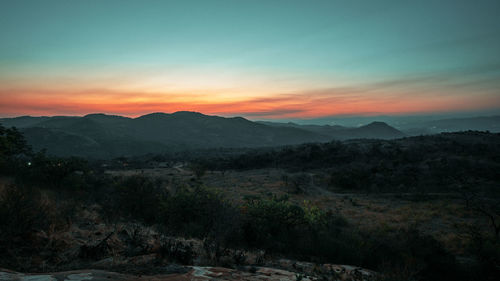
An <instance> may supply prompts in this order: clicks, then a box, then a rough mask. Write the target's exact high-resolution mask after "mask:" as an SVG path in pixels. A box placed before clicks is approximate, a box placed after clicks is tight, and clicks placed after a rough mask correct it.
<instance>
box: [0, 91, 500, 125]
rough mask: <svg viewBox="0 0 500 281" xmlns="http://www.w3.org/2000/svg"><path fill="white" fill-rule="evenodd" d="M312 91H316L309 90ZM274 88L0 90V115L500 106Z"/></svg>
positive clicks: (297, 114) (308, 113)
mask: <svg viewBox="0 0 500 281" xmlns="http://www.w3.org/2000/svg"><path fill="white" fill-rule="evenodd" d="M311 93H312V94H311ZM311 93H309V92H302V93H301V92H299V93H288V94H273V95H269V96H268V97H246V98H241V97H240V98H238V99H237V98H233V99H231V98H228V95H223V96H217V95H214V96H213V97H212V98H210V97H208V96H207V95H197V94H162V93H141V92H117V91H106V90H92V91H90V90H89V91H80V92H78V91H75V92H66V91H56V92H50V91H20V90H19V91H0V114H2V115H3V116H2V117H7V116H20V115H33V116H41V115H43V116H51V115H85V114H89V113H106V114H117V115H123V116H128V117H138V116H140V115H144V114H148V113H152V112H166V113H168V112H176V111H197V112H201V113H203V114H209V115H222V116H243V117H247V118H249V119H285V118H304V119H308V118H317V117H326V116H334V115H344V114H351V115H352V114H356V115H371V114H412V113H425V112H439V111H453V110H457V111H459V110H475V109H481V108H486V107H488V106H490V107H491V106H492V105H495V106H499V104H498V100H497V99H495V98H494V97H490V98H488V97H483V98H482V99H478V98H477V97H467V96H465V97H463V99H461V100H457V99H456V97H452V96H447V95H437V94H436V95H426V96H420V97H419V96H417V95H414V96H411V97H405V98H401V97H399V96H398V95H378V96H374V95H372V96H366V95H364V96H361V95H356V94H345V93H343V92H342V91H338V90H335V89H330V90H328V89H327V90H320V91H318V90H316V91H312V92H311Z"/></svg>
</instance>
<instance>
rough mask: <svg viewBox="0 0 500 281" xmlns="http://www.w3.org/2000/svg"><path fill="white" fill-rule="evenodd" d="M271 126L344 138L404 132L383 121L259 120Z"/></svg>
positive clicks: (392, 136)
mask: <svg viewBox="0 0 500 281" xmlns="http://www.w3.org/2000/svg"><path fill="white" fill-rule="evenodd" d="M259 123H261V124H266V125H268V126H273V127H291V128H299V129H303V130H307V131H310V132H314V133H318V134H321V135H326V136H328V137H330V138H332V139H337V140H345V139H357V138H373V139H395V138H401V137H404V136H405V134H404V133H402V132H401V131H399V130H397V129H395V128H393V127H391V126H389V125H387V124H386V123H384V122H372V123H370V124H368V125H365V126H361V127H357V128H350V127H343V126H339V125H333V126H332V125H299V124H295V123H292V122H288V123H277V122H276V123H275V122H259Z"/></svg>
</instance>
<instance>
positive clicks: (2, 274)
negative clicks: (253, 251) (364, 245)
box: [0, 263, 375, 281]
mask: <svg viewBox="0 0 500 281" xmlns="http://www.w3.org/2000/svg"><path fill="white" fill-rule="evenodd" d="M299 266H311V264H308V263H299ZM322 267H324V268H323V270H324V269H329V270H330V274H329V278H325V277H326V276H323V277H321V278H319V277H317V276H310V275H307V274H303V273H296V272H292V271H287V270H281V269H276V268H269V267H248V266H247V267H241V268H238V269H229V268H224V267H201V266H184V267H177V268H170V269H169V270H174V271H175V270H176V271H177V273H169V274H156V275H137V274H122V273H116V272H111V271H105V270H75V271H65V272H54V273H39V274H37V273H33V274H23V273H18V272H13V271H9V270H6V269H0V280H2V281H14V280H20V281H63V280H64V281H66V280H67V281H83V280H95V281H104V280H122V281H126V280H155V281H170V280H172V281H174V280H249V281H250V280H276V281H277V280H303V281H308V280H352V281H365V280H366V281H368V280H374V278H375V275H374V273H373V272H370V271H367V270H363V269H360V268H355V267H351V266H342V265H323V266H322ZM167 270H168V269H167Z"/></svg>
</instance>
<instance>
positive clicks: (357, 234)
mask: <svg viewBox="0 0 500 281" xmlns="http://www.w3.org/2000/svg"><path fill="white" fill-rule="evenodd" d="M1 132H2V135H1V136H0V144H1V151H0V153H1V156H2V158H1V163H2V165H3V166H2V167H3V169H2V173H3V174H4V176H7V177H8V178H10V179H12V183H11V184H6V185H4V186H3V188H1V190H0V267H8V268H11V269H18V270H32V268H31V267H30V263H29V262H28V260H29V259H30V256H31V255H33V254H34V253H37V252H38V253H42V254H40V255H41V256H42V258H44V259H45V260H46V261H47V263H49V264H53V265H54V266H60V261H59V262H58V261H57V260H56V259H55V258H54V253H55V252H57V247H56V246H55V244H51V243H47V241H46V240H43V239H41V238H40V237H42V236H43V235H49V236H50V235H51V234H54V233H58V232H62V231H67V230H68V228H69V227H70V225H71V222H72V221H73V220H75V215H74V214H75V212H77V211H78V209H84V208H86V206H90V205H98V206H100V208H95V210H97V211H98V212H100V215H101V216H102V217H104V218H106V219H107V220H108V222H109V223H118V222H134V223H137V225H139V226H140V227H139V228H141V227H152V228H154V229H156V230H157V231H159V232H160V233H161V234H162V235H165V237H184V238H197V239H200V240H202V241H204V245H205V247H206V249H207V251H210V252H211V253H213V256H214V260H215V262H216V263H222V261H221V257H222V255H223V253H224V252H227V249H246V250H263V251H265V252H266V253H267V254H270V255H281V256H287V257H293V258H296V259H300V260H309V261H314V262H328V263H338V264H354V265H358V266H362V267H366V268H370V269H373V270H377V271H379V272H381V273H383V276H385V277H384V278H386V280H479V279H481V280H494V278H495V276H496V277H497V276H498V273H499V272H498V264H499V261H500V254H499V253H500V245H499V239H498V208H496V207H495V206H497V205H488V204H486V203H481V201H479V199H477V197H474V196H473V193H472V191H470V192H469V191H467V190H465V189H464V188H462V189H461V190H462V191H463V192H464V194H465V195H469V197H468V198H469V200H468V202H469V204H470V205H469V206H470V208H471V209H472V210H473V211H474V212H477V214H478V215H485V214H486V215H487V216H489V217H491V226H492V231H491V232H484V231H481V230H478V229H474V228H471V229H470V231H469V232H468V235H469V237H470V238H469V239H470V243H468V249H466V252H465V254H467V255H468V256H469V257H473V258H474V262H471V263H469V264H466V265H464V264H463V263H460V262H458V261H457V259H456V256H455V255H453V254H452V253H450V252H449V251H448V250H447V249H446V248H445V247H444V246H443V245H442V243H440V242H438V241H437V240H436V239H434V238H433V237H432V236H429V235H427V234H424V233H422V232H420V231H419V230H418V229H417V228H416V227H414V226H413V225H411V224H408V225H404V226H401V228H400V229H398V230H397V231H387V229H385V228H384V227H383V226H380V227H375V228H372V229H369V230H367V229H362V228H359V227H357V226H356V225H352V224H350V223H348V221H347V220H346V219H345V218H344V217H343V216H342V215H340V214H339V213H336V212H334V211H331V210H325V209H322V208H320V207H318V206H317V205H315V204H312V203H310V202H308V201H304V202H301V203H297V202H292V201H290V199H289V197H288V196H276V195H272V194H271V195H269V196H255V197H249V198H246V200H244V201H235V200H229V199H228V198H227V197H226V196H225V195H224V193H223V192H221V191H220V190H217V189H211V188H208V187H206V186H204V185H203V182H202V179H201V178H202V176H203V173H205V171H206V169H207V168H208V169H209V170H213V169H227V168H229V167H237V168H239V169H249V168H252V167H261V166H268V167H269V166H270V165H276V166H286V167H287V168H289V169H295V170H307V169H313V168H323V167H327V168H328V171H329V174H330V184H331V187H332V189H334V188H335V189H336V188H341V189H348V190H353V191H359V190H368V191H376V190H382V191H394V190H405V191H412V190H415V189H418V188H427V189H426V190H429V191H431V190H434V191H435V190H449V189H453V188H458V187H456V185H458V184H462V185H465V184H466V183H475V184H477V183H482V186H485V187H489V186H490V185H493V184H495V183H496V184H498V182H500V179H499V175H498V173H497V171H498V170H500V169H498V168H499V162H500V161H499V159H500V158H499V152H500V146H499V143H495V142H491V141H488V142H484V143H473V144H464V143H455V142H453V138H450V137H449V135H444V136H440V137H430V138H427V139H423V140H422V141H418V140H417V139H412V140H409V141H408V140H407V142H406V145H407V146H406V147H405V146H404V145H403V143H398V142H397V141H395V142H392V141H389V142H374V143H369V144H367V145H360V144H357V143H346V144H344V143H339V142H333V143H329V144H324V145H319V144H309V145H302V146H297V147H288V148H284V149H282V150H276V151H271V152H265V153H262V154H244V155H241V156H237V157H230V158H227V159H220V160H219V161H211V162H210V163H211V164H210V163H209V162H208V161H205V162H203V161H201V160H200V161H197V162H196V163H195V164H193V165H192V166H191V167H192V169H193V171H195V172H194V174H195V176H196V177H197V178H198V180H196V181H192V182H191V183H190V184H189V185H187V184H175V183H169V184H174V185H176V186H175V189H169V190H167V189H166V188H165V184H166V183H165V182H162V181H161V180H154V179H152V178H149V177H146V176H138V175H135V176H129V177H114V176H111V175H108V174H104V173H102V171H101V170H100V169H99V167H95V166H94V167H93V166H92V164H89V163H88V162H87V161H85V160H83V159H79V158H55V157H50V156H47V155H45V154H44V153H33V152H32V151H31V149H30V148H29V147H28V146H27V145H26V143H25V142H24V140H23V138H22V135H20V134H19V133H18V132H17V131H16V130H15V129H4V128H1ZM480 136H481V137H482V138H484V139H486V140H489V139H490V138H492V139H495V140H497V139H498V137H499V136H498V135H491V134H485V133H480ZM413 142H414V143H413ZM271 160H272V161H271ZM9 164H10V165H12V166H15V167H16V169H8V168H6V167H7V166H9ZM438 166H439V167H440V168H437V167H438ZM198 170H199V171H203V172H197V171H198ZM459 175H460V176H459ZM421 177H422V178H421ZM288 180H289V181H290V183H291V184H292V185H293V186H295V188H296V189H297V190H301V189H302V188H303V186H306V185H307V184H309V181H310V176H309V175H308V174H307V173H299V174H298V176H296V177H291V178H290V179H288ZM483 191H484V190H481V191H480V192H483ZM42 233H43V235H42ZM134 233H135V234H134V235H132V237H133V238H130V239H131V241H135V242H133V243H135V244H133V243H132V242H131V243H132V244H131V245H140V244H141V243H143V242H141V241H143V240H141V239H142V238H140V237H141V236H140V235H139V234H140V233H141V232H140V231H137V232H134ZM110 235H111V234H109V235H107V236H106V238H105V239H103V240H102V241H101V243H99V244H97V246H92V247H90V246H85V248H82V249H85V250H81V252H80V257H81V258H85V259H92V258H95V259H97V258H98V257H99V258H103V257H106V255H107V252H106V244H105V243H107V242H106V241H107V239H108V238H109V237H110ZM44 237H45V236H44ZM44 239H47V238H44ZM168 241H170V242H168V243H167V242H166V243H165V244H164V246H163V247H162V248H161V249H163V250H160V252H159V254H163V255H170V256H172V257H173V258H172V259H174V260H177V261H181V262H184V263H191V262H192V260H193V256H192V255H193V253H192V251H191V250H190V249H189V248H182V247H178V246H176V245H175V243H174V242H171V240H168ZM96 247H98V248H96ZM96 249H100V250H99V251H98V252H97V250H96ZM135 249H136V248H133V249H129V250H127V253H135V252H137V251H138V252H140V250H135ZM96 253H98V254H96ZM242 262H243V258H241V257H239V258H235V264H238V263H242Z"/></svg>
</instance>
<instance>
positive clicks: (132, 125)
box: [0, 111, 330, 158]
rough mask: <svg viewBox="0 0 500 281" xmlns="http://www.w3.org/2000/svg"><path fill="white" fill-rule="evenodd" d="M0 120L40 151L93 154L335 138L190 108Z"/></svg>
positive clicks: (157, 151)
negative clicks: (137, 113)
mask: <svg viewBox="0 0 500 281" xmlns="http://www.w3.org/2000/svg"><path fill="white" fill-rule="evenodd" d="M0 123H2V124H3V125H4V126H6V127H11V126H15V127H18V128H19V129H20V130H21V131H22V132H23V133H24V134H25V136H26V139H27V140H28V143H29V144H31V145H32V146H33V148H34V149H35V150H39V149H47V151H48V152H49V153H50V154H54V155H60V156H68V155H76V156H84V157H93V158H108V157H117V156H122V155H123V156H127V155H139V154H145V153H161V152H169V151H180V150H186V149H198V148H218V147H265V146H276V145H288V144H299V143H304V142H325V141H329V140H330V137H329V136H328V135H323V134H319V133H315V132H311V131H308V130H304V129H300V128H291V127H290V128H286V127H272V126H268V125H264V124H259V123H256V122H252V121H249V120H247V119H244V118H241V117H235V118H224V117H219V116H208V115H204V114H201V113H197V112H186V111H181V112H175V113H172V114H166V113H152V114H147V115H144V116H140V117H138V118H128V117H122V116H113V115H105V114H89V115H86V116H83V117H74V116H54V117H28V116H23V117H17V118H4V119H0Z"/></svg>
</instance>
